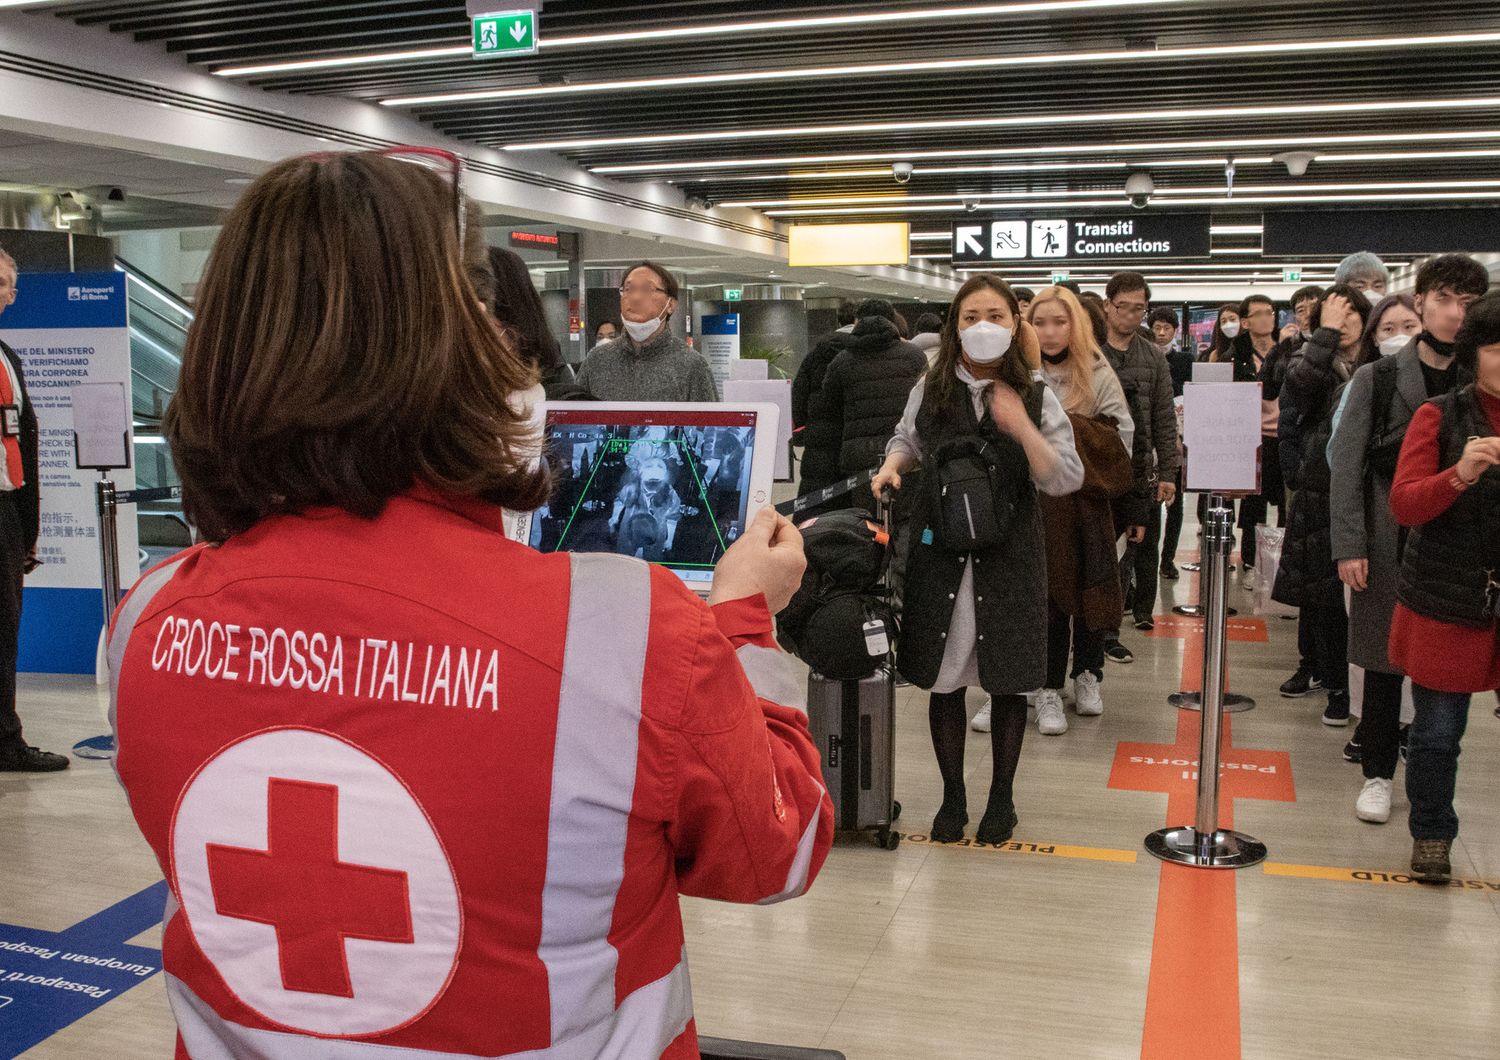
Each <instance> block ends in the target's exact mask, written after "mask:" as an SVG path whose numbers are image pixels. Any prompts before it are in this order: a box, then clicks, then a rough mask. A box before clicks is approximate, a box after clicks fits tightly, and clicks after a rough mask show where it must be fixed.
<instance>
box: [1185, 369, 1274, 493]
mask: <svg viewBox="0 0 1500 1060" xmlns="http://www.w3.org/2000/svg"><path fill="white" fill-rule="evenodd" d="M1182 420H1183V445H1184V448H1185V450H1186V452H1187V483H1186V487H1187V489H1189V490H1191V491H1194V492H1204V493H1208V492H1212V493H1254V492H1256V491H1258V490H1259V489H1260V444H1261V437H1260V384H1259V383H1189V384H1188V385H1187V386H1186V387H1185V388H1184V390H1183V395H1182Z"/></svg>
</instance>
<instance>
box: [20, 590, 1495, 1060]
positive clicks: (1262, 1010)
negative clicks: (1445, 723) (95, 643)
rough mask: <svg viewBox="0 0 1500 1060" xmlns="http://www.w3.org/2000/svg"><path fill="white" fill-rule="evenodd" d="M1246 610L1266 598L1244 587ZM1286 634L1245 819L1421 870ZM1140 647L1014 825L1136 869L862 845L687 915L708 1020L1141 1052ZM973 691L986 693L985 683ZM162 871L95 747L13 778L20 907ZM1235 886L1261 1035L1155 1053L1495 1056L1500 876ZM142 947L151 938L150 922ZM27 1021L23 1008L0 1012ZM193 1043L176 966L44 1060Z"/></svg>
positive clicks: (1269, 835)
mask: <svg viewBox="0 0 1500 1060" xmlns="http://www.w3.org/2000/svg"><path fill="white" fill-rule="evenodd" d="M1192 591H1193V585H1192V583H1191V582H1190V581H1189V580H1187V579H1184V580H1183V581H1181V582H1178V583H1175V584H1173V583H1167V584H1166V585H1165V586H1164V589H1163V603H1162V607H1161V608H1160V610H1162V611H1165V610H1166V609H1167V608H1168V607H1169V606H1170V604H1171V603H1173V602H1180V601H1181V600H1183V599H1185V598H1186V597H1187V596H1188V595H1189V594H1190V593H1191V592H1192ZM1235 600H1236V602H1237V603H1239V604H1240V605H1241V607H1242V609H1244V610H1245V611H1246V612H1247V613H1248V610H1249V608H1248V600H1247V599H1246V598H1245V597H1244V595H1243V594H1242V592H1241V590H1239V589H1236V590H1235ZM1267 625H1268V627H1269V642H1268V643H1264V644H1244V643H1236V644H1234V645H1232V648H1231V656H1230V658H1231V669H1232V683H1233V685H1234V686H1235V688H1236V689H1237V690H1239V691H1243V692H1248V693H1250V694H1251V695H1253V696H1255V697H1256V699H1257V700H1258V703H1259V705H1258V707H1257V708H1256V709H1255V710H1254V711H1251V712H1249V713H1248V714H1242V715H1238V716H1236V717H1235V718H1234V719H1233V738H1234V744H1235V746H1236V747H1240V748H1256V749H1265V750H1274V751H1285V752H1288V753H1289V754H1290V756H1291V764H1292V773H1293V778H1294V781H1295V787H1296V801H1295V802H1269V801H1254V800H1241V801H1239V802H1238V803H1237V804H1236V805H1235V811H1234V812H1235V821H1236V825H1237V826H1238V827H1239V828H1240V829H1242V830H1244V831H1248V832H1250V833H1251V834H1253V835H1255V836H1257V837H1258V838H1260V839H1262V840H1263V841H1265V842H1266V843H1267V844H1268V845H1269V846H1270V848H1271V859H1272V860H1273V861H1275V862H1278V863H1290V864H1294V865H1303V866H1332V867H1337V868H1357V869H1373V870H1384V871H1387V872H1400V871H1402V870H1404V869H1405V868H1406V863H1407V862H1406V859H1407V857H1408V855H1409V853H1410V840H1409V839H1408V837H1407V833H1406V829H1405V800H1404V797H1400V791H1401V787H1400V783H1399V780H1398V784H1397V793H1398V805H1397V814H1396V817H1395V819H1393V820H1392V822H1391V823H1390V824H1388V825H1385V826H1383V827H1382V826H1372V825H1368V824H1362V823H1360V822H1358V821H1356V820H1355V819H1354V816H1353V802H1354V797H1355V794H1356V793H1357V792H1358V790H1359V784H1360V779H1359V770H1358V767H1356V766H1353V765H1349V764H1347V763H1345V762H1344V761H1343V759H1342V758H1341V757H1340V754H1339V750H1340V748H1341V746H1342V745H1343V743H1344V741H1345V740H1346V739H1347V738H1348V736H1349V735H1350V732H1351V730H1347V729H1329V728H1326V727H1325V726H1323V725H1322V724H1321V723H1320V722H1319V714H1320V711H1321V709H1322V700H1321V699H1320V698H1317V697H1311V698H1309V699H1307V700H1303V701H1300V702H1297V701H1289V700H1284V699H1280V698H1279V697H1278V696H1277V694H1276V686H1277V684H1278V683H1279V682H1280V681H1281V680H1282V679H1283V678H1284V677H1285V676H1286V675H1287V673H1288V672H1289V670H1290V668H1291V666H1292V664H1293V663H1294V661H1295V657H1294V641H1295V624H1294V623H1292V622H1286V621H1280V620H1277V619H1271V620H1269V621H1268V622H1267ZM1126 639H1127V643H1129V644H1130V645H1131V647H1132V648H1133V649H1134V651H1135V653H1136V662H1135V663H1134V664H1133V665H1130V666H1115V665H1113V664H1111V665H1110V666H1109V670H1108V673H1107V680H1106V683H1105V696H1106V702H1107V704H1108V709H1107V711H1106V713H1105V714H1104V716H1103V717H1101V718H1090V719H1079V718H1075V717H1071V715H1070V721H1071V723H1072V728H1071V730H1070V731H1069V732H1068V733H1067V734H1066V735H1064V736H1061V737H1041V736H1038V735H1036V733H1035V730H1034V729H1032V730H1031V731H1030V732H1029V734H1028V737H1027V746H1026V749H1025V752H1024V754H1023V757H1022V762H1021V771H1020V776H1019V780H1018V800H1017V801H1018V806H1019V810H1020V815H1021V826H1020V828H1019V829H1018V831H1017V837H1016V838H1017V839H1020V840H1026V841H1033V842H1036V843H1038V844H1069V845H1073V846H1081V847H1089V848H1102V849H1105V850H1114V851H1125V852H1128V853H1132V854H1137V856H1136V857H1135V859H1134V861H1131V860H1128V859H1127V860H1122V861H1111V860H1089V859H1076V858H1064V857H1058V856H1055V855H1054V856H1047V855H1037V854H1022V853H1006V852H996V851H991V850H979V849H974V848H959V847H940V846H933V845H929V844H925V843H916V842H908V843H903V844H902V846H901V847H900V848H899V849H898V850H896V851H894V852H885V851H882V850H879V849H876V848H875V847H874V846H873V845H871V844H870V843H868V842H865V841H862V840H859V839H853V840H848V841H841V842H840V844H839V846H838V847H837V848H836V849H835V851H834V853H833V855H832V857H831V858H830V860H829V862H828V865H827V867H826V869H825V870H824V872H823V875H822V877H821V879H820V880H819V881H818V883H817V885H816V887H815V888H814V889H813V891H812V893H811V894H810V895H809V896H808V897H807V898H805V899H803V900H801V901H799V902H795V903H791V904H789V905H784V906H779V907H775V908H769V909H761V908H744V907H734V906H725V905H715V904H709V903H702V902H688V903H686V916H687V929H688V937H689V951H690V958H691V963H692V968H693V977H694V986H695V992H696V996H697V1009H698V1017H699V1024H700V1027H701V1028H702V1030H703V1032H704V1033H705V1034H714V1035H719V1036H723V1037H733V1038H748V1039H756V1040H761V1041H775V1042H779V1043H783V1044H795V1045H822V1046H825V1047H827V1048H832V1049H838V1050H841V1051H843V1052H844V1053H846V1054H847V1055H848V1056H849V1057H850V1058H852V1060H883V1058H892V1060H896V1058H900V1060H908V1058H913V1057H932V1058H942V1060H949V1058H954V1060H957V1058H965V1057H974V1058H990V1057H1026V1058H1031V1057H1056V1058H1059V1060H1073V1058H1089V1057H1099V1058H1126V1057H1132V1058H1133V1057H1139V1056H1142V1055H1143V1053H1142V1040H1143V1027H1144V1023H1145V1021H1146V1018H1147V1015H1146V1013H1147V987H1148V983H1149V982H1150V977H1151V969H1152V958H1153V953H1152V950H1153V938H1154V935H1155V932H1156V927H1157V925H1156V920H1157V896H1158V885H1159V881H1160V878H1161V871H1162V870H1161V868H1160V867H1159V865H1158V863H1157V862H1156V861H1155V860H1153V859H1152V858H1150V857H1149V856H1148V855H1146V854H1145V853H1144V852H1143V851H1142V850H1141V840H1142V838H1143V837H1144V836H1145V835H1146V834H1147V833H1148V832H1150V831H1152V830H1153V829H1155V828H1158V827H1160V826H1162V825H1163V824H1165V823H1166V821H1165V816H1166V802H1167V797H1166V795H1164V794H1160V793H1152V792H1138V791H1125V790H1112V789H1110V788H1109V787H1108V786H1107V783H1108V780H1109V776H1110V769H1111V764H1112V762H1113V759H1114V755H1115V749H1116V745H1117V744H1118V743H1119V742H1120V741H1142V742H1160V743H1166V744H1171V743H1172V742H1173V741H1174V739H1175V735H1176V729H1177V722H1178V717H1177V712H1176V711H1175V710H1173V709H1171V708H1169V707H1168V706H1167V705H1166V702H1165V696H1166V695H1167V693H1169V692H1171V691H1173V690H1175V689H1176V687H1177V685H1178V681H1179V676H1180V672H1181V668H1182V662H1181V660H1182V652H1183V641H1181V640H1177V639H1170V638H1150V639H1148V638H1146V637H1143V636H1141V635H1138V634H1134V633H1129V634H1128V635H1127V638H1126ZM970 705H971V708H975V707H977V706H978V698H977V696H976V697H974V698H972V699H971V703H970ZM22 707H23V711H24V714H25V717H26V719H27V723H28V732H29V734H30V735H31V737H32V738H33V740H34V741H35V742H37V743H40V744H42V745H44V746H49V747H54V748H63V747H66V746H69V745H71V744H72V743H73V742H75V741H76V740H78V739H81V738H83V737H87V736H92V735H96V734H98V733H100V732H102V731H104V729H105V725H104V722H103V718H102V710H103V699H102V697H101V696H100V694H99V693H98V692H97V691H96V690H95V689H94V688H93V686H92V685H91V684H85V683H82V682H80V681H78V680H69V679H59V678H27V679H25V681H24V685H23V692H22ZM1493 708H1494V700H1493V699H1492V698H1490V697H1484V698H1482V699H1480V700H1478V701H1476V703H1475V706H1474V708H1473V710H1474V713H1473V718H1472V720H1471V724H1470V729H1469V733H1468V736H1467V737H1466V740H1465V747H1464V757H1463V765H1462V772H1461V775H1460V791H1459V812H1460V815H1461V816H1462V818H1463V832H1464V834H1463V838H1462V840H1461V841H1460V843H1459V845H1458V847H1457V848H1456V849H1455V859H1454V860H1455V869H1456V871H1457V872H1458V873H1460V874H1462V875H1463V876H1466V877H1470V878H1474V879H1481V880H1488V881H1500V804H1497V802H1496V800H1495V797H1494V793H1495V791H1496V785H1495V780H1494V778H1495V776H1496V774H1497V772H1500V719H1496V718H1495V717H1494V716H1493V713H1492V711H1493ZM898 715H899V716H898V721H897V729H898V733H897V737H898V744H897V770H898V772H897V776H898V780H897V788H898V792H897V794H898V797H899V798H900V799H901V801H902V802H903V803H904V804H905V809H906V813H905V817H904V819H903V822H902V824H903V826H904V827H905V828H907V829H909V830H911V831H913V832H918V833H923V832H925V831H926V826H927V824H928V823H929V822H930V820H931V815H932V813H933V811H934V810H935V809H936V804H937V801H938V795H939V791H938V782H937V771H936V768H935V766H934V764H933V761H932V755H931V750H930V745H929V740H928V734H927V720H926V709H925V698H924V697H923V696H922V695H921V694H920V693H918V692H916V691H915V690H911V689H902V690H901V692H900V694H899V697H898ZM968 750H969V755H968V761H967V766H968V774H969V786H970V799H971V802H972V803H973V804H974V805H975V807H976V808H977V807H979V806H981V805H982V802H983V799H984V796H985V791H986V786H987V782H988V776H989V769H990V755H989V738H988V737H986V736H980V735H977V734H971V737H970V741H969V749H968ZM975 816H976V818H977V816H978V814H977V813H976V814H975ZM1174 823H1182V822H1174ZM1137 852H1138V853H1137ZM157 878H158V873H157V871H156V866H155V864H154V863H153V861H152V860H151V858H150V856H149V855H148V853H147V852H146V849H145V847H144V845H143V844H142V843H141V841H140V840H139V838H138V837H137V835H136V833H135V830H134V827H133V824H132V822H131V818H130V815H129V811H128V809H127V807H126V805H125V801H124V799H123V797H122V796H121V793H120V791H119V789H118V787H117V786H116V784H115V782H114V779H113V776H112V774H111V772H110V769H109V766H108V765H107V764H106V763H103V762H86V761H75V763H74V768H73V769H72V770H70V771H69V773H67V774H66V775H63V776H50V777H36V778H17V777H6V778H4V779H0V922H6V923H14V924H24V925H27V926H30V927H36V928H50V929H61V928H63V927H66V926H67V925H70V924H72V923H74V922H76V921H78V920H79V919H81V918H83V917H84V916H87V915H89V914H90V913H93V912H96V911H98V910H100V909H102V908H104V907H106V906H108V905H110V904H111V903H113V902H115V901H117V900H119V899H121V898H123V897H125V896H127V895H129V894H132V893H134V892H136V891H138V890H140V889H141V888H143V887H145V886H147V885H148V884H150V883H151V882H153V881H154V880H155V879H157ZM1233 886H1234V889H1235V897H1236V900H1237V918H1238V946H1237V953H1238V966H1239V986H1240V991H1239V1012H1240V1028H1241V1030H1240V1035H1239V1042H1240V1045H1239V1047H1238V1049H1236V1048H1234V1035H1233V1034H1232V1033H1231V1032H1230V1031H1226V1029H1225V1027H1224V1026H1209V1027H1205V1026H1203V1025H1202V1024H1201V1022H1196V1021H1195V1019H1194V1016H1195V1012H1196V1011H1197V1009H1196V1005H1197V1003H1198V998H1197V997H1196V996H1193V995H1192V994H1191V993H1190V994H1189V996H1182V997H1163V998H1162V999H1161V1000H1162V1002H1163V1003H1162V1005H1161V1006H1159V1012H1160V1013H1161V1014H1164V1016H1165V1017H1169V1018H1170V1019H1171V1020H1172V1021H1173V1027H1172V1028H1171V1029H1172V1030H1173V1031H1174V1033H1175V1035H1176V1037H1175V1039H1174V1040H1176V1041H1180V1043H1181V1044H1180V1047H1177V1046H1174V1047H1173V1048H1172V1049H1169V1050H1166V1051H1160V1050H1158V1051H1157V1052H1154V1053H1151V1054H1150V1055H1151V1057H1152V1060H1158V1058H1160V1057H1172V1058H1174V1060H1175V1058H1177V1057H1181V1058H1183V1060H1192V1058H1198V1057H1209V1056H1212V1057H1221V1056H1226V1055H1236V1056H1243V1057H1246V1058H1258V1060H1290V1058H1302V1057H1306V1058H1319V1060H1326V1058H1340V1057H1350V1058H1355V1057H1358V1058H1372V1057H1391V1058H1397V1057H1400V1058H1406V1057H1418V1056H1420V1057H1432V1058H1443V1060H1448V1058H1459V1057H1474V1058H1479V1057H1487V1058H1493V1057H1496V1056H1500V1045H1497V1044H1496V1043H1497V1042H1500V889H1484V890H1471V889H1465V890H1460V889H1449V890H1432V889H1424V888H1419V887H1417V886H1415V885H1374V884H1369V883H1360V882H1352V881H1347V880H1346V881H1342V882H1341V881H1336V880H1328V879H1309V878H1297V877H1287V876H1278V875H1271V874H1268V873H1266V872H1264V871H1263V870H1262V869H1259V868H1256V869H1250V870H1246V871H1243V872H1241V873H1239V874H1237V875H1236V876H1235V877H1234V884H1233ZM1497 887H1500V884H1497ZM1176 926H1178V925H1173V924H1168V925H1164V927H1166V928H1168V929H1173V928H1175V927H1176ZM1184 926H1185V925H1184ZM139 941H140V942H141V943H142V944H144V945H154V943H155V940H154V939H153V938H152V937H151V934H150V933H148V934H147V935H145V936H143V937H142V938H141V939H140V940H139ZM1223 941H1224V940H1222V939H1220V940H1212V939H1211V940H1208V943H1207V944H1208V945H1209V946H1210V947H1212V946H1214V945H1222V944H1223ZM5 1016H6V1013H5V1011H4V1009H3V1008H0V1024H3V1021H4V1020H5ZM1153 1018H1163V1015H1157V1014H1153ZM1231 1030H1232V1028H1231ZM171 1041H172V1023H171V1017H170V1013H169V1012H168V1010H167V1006H166V1001H165V998H164V995H163V992H162V987H161V981H160V979H159V978H157V979H153V980H151V981H149V982H147V983H145V984H143V985H142V986H140V987H138V988H136V989H134V990H132V991H131V992H130V993H128V994H126V995H123V996H122V997H120V998H119V999H118V1000H116V1001H113V1002H111V1003H109V1004H107V1005H105V1006H104V1007H102V1008H101V1009H99V1010H98V1011H97V1012H95V1013H94V1014H93V1015H90V1016H88V1017H86V1018H85V1019H83V1020H82V1021H80V1022H78V1023H76V1024H74V1025H73V1026H71V1027H69V1028H68V1029H66V1030H64V1031H62V1032H61V1033H59V1034H57V1035H55V1036H54V1037H52V1038H51V1039H49V1040H47V1041H46V1042H44V1043H43V1044H41V1045H39V1046H38V1047H36V1048H35V1049H33V1050H32V1051H31V1052H30V1053H28V1054H27V1056H28V1057H35V1058H38V1060H41V1058H55V1057H89V1058H93V1057H108V1058H118V1060H131V1058H137V1057H142V1058H144V1057H163V1056H168V1055H170V1051H171Z"/></svg>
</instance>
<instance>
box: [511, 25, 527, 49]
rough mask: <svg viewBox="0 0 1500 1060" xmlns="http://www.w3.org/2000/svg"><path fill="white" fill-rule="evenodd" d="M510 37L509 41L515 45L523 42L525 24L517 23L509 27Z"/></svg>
mask: <svg viewBox="0 0 1500 1060" xmlns="http://www.w3.org/2000/svg"><path fill="white" fill-rule="evenodd" d="M510 37H511V40H513V41H515V42H516V43H517V44H520V43H521V41H523V40H525V39H526V23H524V22H517V23H516V24H515V25H514V26H512V27H510Z"/></svg>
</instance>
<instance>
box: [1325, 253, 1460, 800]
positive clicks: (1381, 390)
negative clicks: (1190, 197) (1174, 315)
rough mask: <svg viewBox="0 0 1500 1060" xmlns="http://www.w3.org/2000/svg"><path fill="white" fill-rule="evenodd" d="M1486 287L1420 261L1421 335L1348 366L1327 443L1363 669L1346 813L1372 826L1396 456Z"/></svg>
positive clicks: (1451, 265)
mask: <svg viewBox="0 0 1500 1060" xmlns="http://www.w3.org/2000/svg"><path fill="white" fill-rule="evenodd" d="M1488 289H1489V275H1488V273H1487V272H1486V271H1485V268H1484V266H1483V265H1481V264H1480V263H1479V262H1477V261H1475V260H1474V259H1473V258H1471V257H1467V256H1466V255H1463V254H1445V255H1443V256H1441V257H1437V258H1432V259H1430V260H1428V261H1426V262H1424V263H1423V264H1422V267H1421V268H1420V269H1419V270H1418V271H1417V296H1416V307H1417V314H1418V316H1420V317H1421V320H1422V332H1421V334H1419V335H1418V336H1417V337H1416V338H1414V339H1412V338H1407V339H1405V341H1404V342H1402V349H1401V351H1400V352H1399V353H1396V354H1394V355H1388V356H1385V357H1382V358H1381V359H1380V360H1379V361H1377V362H1375V363H1374V364H1369V365H1366V366H1364V367H1363V368H1361V369H1359V371H1357V372H1356V373H1355V374H1354V377H1353V379H1351V380H1350V382H1349V387H1348V392H1347V394H1346V395H1345V400H1344V404H1343V413H1342V415H1341V416H1340V418H1339V419H1338V421H1337V427H1336V429H1335V430H1334V434H1333V438H1332V440H1331V441H1330V442H1329V445H1328V459H1329V466H1330V468H1331V469H1332V472H1333V492H1332V494H1331V499H1332V507H1333V518H1332V523H1331V530H1332V538H1333V558H1334V559H1335V560H1337V561H1338V569H1339V579H1340V580H1341V581H1342V582H1343V583H1344V585H1345V586H1346V587H1347V588H1348V590H1349V662H1350V663H1352V664H1353V665H1355V666H1361V667H1363V668H1364V670H1365V685H1364V706H1363V711H1362V714H1361V717H1360V723H1359V728H1358V729H1356V730H1355V733H1354V741H1353V742H1354V744H1355V745H1356V747H1357V750H1358V757H1359V760H1360V764H1361V766H1362V768H1363V770H1364V775H1365V782H1364V787H1363V789H1362V790H1361V791H1360V793H1359V798H1358V799H1357V800H1356V802H1355V805H1354V812H1355V815H1356V816H1357V817H1359V819H1360V820H1363V821H1370V822H1372V823H1375V824H1384V823H1385V822H1386V821H1387V820H1388V819H1389V818H1390V814H1391V789H1392V786H1393V783H1394V778H1395V776H1396V762H1397V759H1398V755H1399V745H1400V716H1401V683H1402V681H1403V680H1404V676H1403V675H1402V674H1401V672H1400V670H1399V668H1398V667H1396V666H1395V665H1393V664H1392V663H1391V661H1390V658H1389V653H1388V650H1387V648H1388V634H1389V631H1390V628H1391V621H1392V618H1393V617H1394V615H1395V612H1396V586H1397V581H1398V579H1399V576H1400V573H1401V562H1400V555H1401V552H1402V549H1403V546H1404V543H1405V542H1404V539H1405V534H1404V532H1403V531H1401V530H1399V529H1398V528H1397V525H1396V520H1395V517H1394V516H1393V515H1392V514H1391V483H1392V481H1393V479H1394V477H1395V473H1396V458H1397V457H1398V456H1399V455H1400V452H1401V443H1402V441H1403V440H1404V439H1405V437H1406V429H1407V427H1408V426H1409V425H1410V424H1411V421H1412V417H1413V416H1415V415H1416V411H1417V409H1418V408H1420V407H1421V406H1422V405H1423V404H1424V403H1426V402H1427V401H1429V400H1431V399H1432V398H1435V397H1439V396H1441V395H1443V394H1446V393H1448V392H1449V391H1451V390H1453V389H1454V386H1455V383H1456V382H1457V372H1456V369H1455V367H1454V363H1453V360H1454V340H1455V339H1456V338H1457V336H1458V332H1459V329H1460V327H1462V326H1463V322H1464V318H1465V315H1466V313H1467V311H1468V307H1469V305H1470V303H1472V302H1474V301H1475V300H1476V299H1478V298H1479V297H1481V296H1482V295H1483V294H1484V293H1485V292H1486V291H1487V290H1488ZM1371 322H1372V323H1375V318H1374V317H1372V318H1371ZM1393 345H1394V343H1393ZM1382 352H1384V351H1382Z"/></svg>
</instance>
